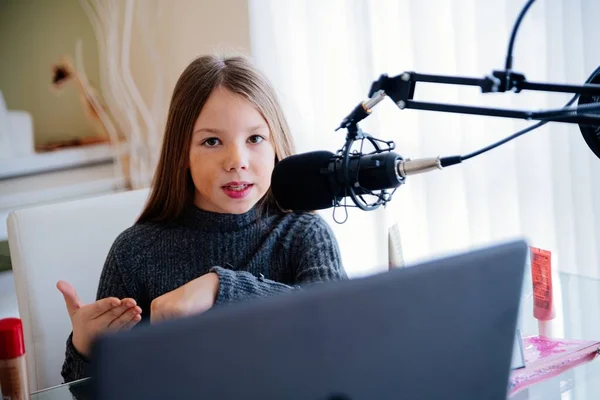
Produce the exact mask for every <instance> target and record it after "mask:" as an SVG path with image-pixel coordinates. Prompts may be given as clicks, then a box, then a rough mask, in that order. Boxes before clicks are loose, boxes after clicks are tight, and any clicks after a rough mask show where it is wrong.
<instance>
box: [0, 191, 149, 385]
mask: <svg viewBox="0 0 600 400" xmlns="http://www.w3.org/2000/svg"><path fill="white" fill-rule="evenodd" d="M147 197H148V190H147V189H142V190H136V191H128V192H121V193H116V194H110V195H106V196H100V197H94V198H88V199H84V200H75V201H70V202H64V203H58V204H51V205H44V206H38V207H34V208H28V209H22V210H18V211H14V212H12V213H11V214H10V215H9V217H8V221H7V225H8V241H9V248H10V254H11V259H12V266H13V272H14V280H15V286H16V291H17V301H18V306H19V314H20V316H21V319H22V320H23V331H24V335H25V351H26V354H27V357H26V359H27V369H28V372H29V385H30V388H29V389H30V392H34V391H38V390H42V389H45V388H47V387H51V386H56V385H59V384H61V383H62V377H61V375H60V371H61V367H62V363H63V361H64V355H65V342H66V339H67V337H68V336H69V333H70V332H71V321H70V319H69V316H68V314H67V310H66V308H65V304H64V300H63V297H62V295H61V293H60V292H59V291H58V289H56V282H57V281H59V280H61V279H62V280H66V281H68V282H69V283H71V284H72V285H73V287H74V288H75V289H76V290H77V293H78V294H79V296H80V298H81V300H82V301H83V302H85V303H88V302H92V301H94V300H95V297H96V290H97V287H98V280H99V278H100V273H101V271H102V267H103V265H104V261H105V259H106V256H107V254H108V251H109V249H110V246H111V245H112V243H113V241H114V240H115V239H116V237H117V236H118V235H119V233H121V232H122V231H123V230H125V229H126V228H128V227H129V226H131V225H133V223H134V222H135V220H136V218H137V217H138V216H139V214H140V213H141V211H142V208H143V206H144V204H145V202H146V200H147Z"/></svg>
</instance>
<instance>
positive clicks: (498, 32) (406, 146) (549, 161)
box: [249, 0, 600, 277]
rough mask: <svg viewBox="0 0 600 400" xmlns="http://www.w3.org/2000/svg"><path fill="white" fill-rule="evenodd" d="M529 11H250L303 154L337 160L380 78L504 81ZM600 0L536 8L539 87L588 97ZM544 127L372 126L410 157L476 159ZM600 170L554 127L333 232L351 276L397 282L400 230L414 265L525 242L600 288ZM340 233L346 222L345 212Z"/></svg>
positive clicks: (408, 121)
mask: <svg viewBox="0 0 600 400" xmlns="http://www.w3.org/2000/svg"><path fill="white" fill-rule="evenodd" d="M524 4H525V0H505V1H491V0H483V1H482V0H377V1H374V0H373V1H367V0H286V1H279V0H250V1H249V11H250V28H251V47H252V54H253V58H254V60H255V62H256V63H257V65H258V67H259V68H260V69H261V70H262V71H264V72H265V73H266V75H267V76H268V77H269V79H270V80H271V81H272V83H273V84H274V86H275V87H276V89H277V90H278V92H279V93H280V96H281V98H282V101H283V105H284V108H285V112H286V114H287V116H288V118H289V122H290V124H291V127H292V131H293V133H294V135H295V140H296V143H297V145H298V151H300V152H304V151H312V150H317V149H327V150H330V151H335V150H337V149H339V148H340V147H341V146H342V145H343V142H344V137H345V133H344V132H342V131H338V132H334V129H335V128H336V127H337V125H338V124H339V123H340V122H341V120H342V119H343V117H344V116H346V115H347V114H348V112H350V110H352V108H353V107H354V106H355V105H356V104H358V102H360V101H362V100H364V99H366V96H367V93H368V90H369V87H370V85H371V83H372V82H373V81H374V80H376V79H377V78H378V77H379V75H380V74H383V73H386V74H388V75H390V76H395V75H397V74H399V73H401V72H403V71H416V72H420V73H429V74H440V75H458V76H469V77H478V78H480V77H483V76H485V75H488V74H490V73H491V72H492V71H493V70H494V69H502V68H503V67H504V60H505V56H506V51H507V46H508V38H509V34H510V30H511V28H512V25H513V23H514V21H515V19H516V17H517V15H518V13H519V11H520V9H521V8H522V6H523V5H524ZM598 17H600V2H599V1H597V0H537V1H536V3H535V4H534V5H533V7H532V8H531V9H530V11H529V13H528V14H527V16H526V17H525V20H524V22H523V24H522V26H521V29H520V31H519V34H518V37H517V42H516V46H515V52H514V65H513V69H514V70H515V71H517V72H521V73H523V74H525V76H526V78H527V79H528V80H529V81H535V82H555V83H572V84H582V83H583V82H584V81H585V79H586V78H587V77H588V76H589V74H590V73H591V72H592V71H593V70H594V69H595V68H596V67H597V66H598V65H600V51H599V49H598V47H597V44H596V39H597V38H598V37H599V36H600V25H599V24H598V23H597V20H598ZM570 97H571V96H570V95H567V94H543V93H540V92H527V91H524V92H522V93H520V94H514V93H505V94H482V93H481V92H480V90H479V88H474V87H459V86H449V85H441V84H418V85H417V90H416V92H415V99H416V100H421V101H429V102H447V103H452V104H461V105H466V104H473V105H480V106H493V107H501V108H514V109H531V110H538V109H546V108H556V107H560V106H562V105H563V104H564V103H566V102H567V100H568V99H569V98H570ZM530 124H531V123H530V122H526V121H521V120H512V119H504V118H492V117H480V116H464V115H458V114H447V113H439V112H430V111H416V110H403V111H401V110H399V109H398V108H397V107H396V106H395V105H394V104H393V102H392V101H391V100H390V99H386V100H385V101H384V102H382V103H380V104H379V105H378V106H377V107H376V108H375V110H374V112H373V114H372V115H371V116H370V117H369V118H367V119H366V120H365V121H363V123H362V124H361V126H362V128H363V130H365V131H366V132H369V133H371V134H372V135H374V136H376V137H378V138H381V139H386V140H394V141H395V142H396V145H397V150H396V151H397V152H398V153H400V154H401V155H403V156H404V157H410V158H418V157H426V156H436V155H442V156H446V155H454V154H466V153H469V152H471V151H474V150H477V149H479V148H481V147H483V146H486V145H488V144H491V143H493V142H495V141H497V140H499V139H501V138H503V137H505V136H508V135H510V134H511V133H513V132H515V131H517V130H519V129H521V128H524V127H526V126H529V125H530ZM599 204H600V160H599V159H597V158H596V157H595V156H594V155H593V153H592V152H591V151H590V150H589V149H588V147H587V145H586V144H585V142H584V141H583V139H582V137H581V134H580V132H579V128H578V127H577V126H576V125H570V124H558V123H554V124H548V125H546V126H544V127H542V128H541V129H539V130H536V131H533V132H531V133H528V134H526V135H525V136H522V137H520V138H518V139H516V140H515V141H512V142H509V143H508V144H505V145H503V146H501V147H499V148H497V149H495V150H492V151H491V152H488V153H485V154H483V155H481V156H478V157H476V158H473V159H470V160H468V161H465V162H464V163H463V164H461V165H457V166H453V167H449V168H448V169H445V170H443V171H435V172H431V173H428V174H424V175H419V176H412V177H409V179H407V183H406V184H405V185H403V186H402V187H400V188H399V189H398V191H397V192H396V194H395V196H394V198H393V201H392V202H391V203H390V204H389V205H388V207H387V208H386V209H380V210H377V211H374V212H364V211H360V210H356V209H354V210H350V212H349V216H348V221H347V222H346V223H345V224H341V225H340V224H337V223H335V222H334V220H333V216H332V214H333V210H331V209H330V210H326V211H322V212H321V214H322V215H323V216H324V217H325V218H326V219H327V220H328V221H329V222H330V223H331V225H332V227H333V228H334V231H335V233H336V235H337V237H338V240H339V242H340V246H341V248H342V253H343V258H344V263H345V266H346V268H347V270H348V272H349V274H350V275H351V276H358V275H364V274H370V273H373V272H376V271H380V270H383V269H386V268H387V260H388V254H387V234H388V228H389V227H390V226H391V225H392V224H394V223H396V222H397V223H399V226H400V234H401V238H402V247H403V252H404V257H405V260H406V262H407V263H413V262H416V261H418V260H420V259H423V258H430V257H436V256H441V255H444V254H448V253H452V252H458V251H462V250H465V249H469V248H473V247H480V246H483V245H486V244H490V243H497V242H499V241H503V240H506V239H510V238H516V237H525V238H526V239H527V240H528V241H529V243H530V244H531V245H533V246H536V247H541V248H545V249H549V250H551V251H552V252H553V254H554V259H553V262H554V263H555V266H556V267H557V268H558V269H560V270H561V271H567V272H572V273H577V274H582V275H587V276H594V277H600V254H599V250H598V243H600V240H599V239H600V207H599V206H598V205H599ZM336 217H337V219H341V218H342V217H343V210H338V211H337V214H336Z"/></svg>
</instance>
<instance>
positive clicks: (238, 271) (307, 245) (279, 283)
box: [57, 56, 346, 382]
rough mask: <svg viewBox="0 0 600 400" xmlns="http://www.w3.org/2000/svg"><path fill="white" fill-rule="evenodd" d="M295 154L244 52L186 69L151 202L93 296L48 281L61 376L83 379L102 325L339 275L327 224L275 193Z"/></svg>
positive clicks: (164, 315)
mask: <svg viewBox="0 0 600 400" xmlns="http://www.w3.org/2000/svg"><path fill="white" fill-rule="evenodd" d="M292 153H293V144H292V138H291V135H290V132H289V128H288V126H287V123H286V121H285V118H284V116H283V113H282V111H281V107H280V105H279V103H278V101H277V98H276V95H275V92H274V90H273V89H272V88H271V86H270V85H269V84H268V82H267V80H266V79H265V78H264V77H263V76H262V75H261V74H260V73H259V72H258V71H256V70H255V69H254V68H253V67H252V66H251V64H250V63H249V62H248V61H247V60H246V59H244V58H242V57H232V58H224V59H222V58H217V57H214V56H205V57H200V58H198V59H196V60H194V61H193V62H192V63H191V64H190V65H189V66H188V67H187V68H186V69H185V71H184V72H183V73H182V75H181V77H180V78H179V80H178V82H177V84H176V86H175V89H174V92H173V96H172V99H171V104H170V109H169V115H168V119H167V124H166V129H165V135H164V141H163V146H162V151H161V156H160V160H159V163H158V166H157V170H156V174H155V177H154V182H153V185H152V190H151V193H150V197H149V199H148V202H147V204H146V206H145V208H144V210H143V212H142V213H141V216H140V217H139V219H138V221H137V222H136V224H135V225H133V226H132V227H130V228H128V229H127V230H125V231H124V232H123V233H121V234H120V235H119V236H118V237H117V239H116V240H115V242H114V243H113V245H112V247H111V249H110V251H109V254H108V256H107V259H106V262H105V265H104V268H103V271H102V275H101V277H100V282H99V286H98V292H97V299H98V300H97V301H96V302H95V303H92V304H88V305H84V304H83V303H82V302H81V301H80V300H79V298H78V297H77V294H76V292H75V290H74V289H73V288H72V287H71V286H70V285H69V284H68V283H67V282H64V281H60V282H58V284H57V286H58V289H59V290H60V291H61V293H62V294H63V296H64V298H65V303H66V306H67V310H68V312H69V315H70V318H71V323H72V326H73V332H72V334H71V335H70V336H69V338H68V340H67V349H66V359H65V362H64V365H63V369H62V376H63V378H64V379H65V382H69V381H72V380H76V379H80V378H83V377H85V376H87V375H88V373H87V371H86V369H87V366H88V357H89V354H90V344H91V343H92V341H93V339H94V338H95V337H96V336H97V335H98V334H99V333H101V332H105V331H117V330H124V329H130V328H131V327H133V326H134V325H136V324H137V323H138V322H139V321H140V320H142V319H149V321H150V322H152V323H154V322H157V321H161V320H165V319H169V318H176V317H183V316H188V315H193V314H198V313H201V312H203V311H206V310H208V309H209V308H211V307H212V306H214V305H218V304H222V303H230V302H236V301H244V300H248V299H251V298H255V297H259V296H267V295H274V294H277V293H284V292H290V291H292V290H294V289H296V288H298V287H299V286H301V285H304V284H309V283H316V282H324V281H330V280H337V279H345V278H346V273H345V272H344V269H343V267H342V263H341V257H340V252H339V248H338V244H337V242H336V239H335V237H334V235H333V233H332V231H331V230H330V228H329V226H328V225H327V223H326V222H325V221H324V220H323V219H322V218H320V217H319V216H318V215H317V214H315V213H292V212H285V211H283V210H280V209H279V208H278V206H277V204H276V203H275V201H274V199H273V196H272V194H271V192H270V189H269V187H270V178H271V172H272V171H273V167H274V166H275V164H276V163H277V162H278V161H279V160H281V159H282V158H284V157H287V156H289V155H291V154H292Z"/></svg>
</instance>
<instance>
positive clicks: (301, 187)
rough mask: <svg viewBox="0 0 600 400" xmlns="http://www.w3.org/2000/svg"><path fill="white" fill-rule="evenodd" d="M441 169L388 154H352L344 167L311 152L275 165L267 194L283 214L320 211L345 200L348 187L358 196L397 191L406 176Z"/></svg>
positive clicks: (432, 161) (337, 159)
mask: <svg viewBox="0 0 600 400" xmlns="http://www.w3.org/2000/svg"><path fill="white" fill-rule="evenodd" d="M441 168H442V166H441V163H440V158H439V157H437V158H426V159H417V160H404V159H403V158H402V157H401V156H400V155H399V154H397V153H394V152H392V151H389V152H382V153H375V154H366V155H365V154H353V155H351V156H350V157H349V159H348V164H347V166H346V165H345V162H344V159H343V157H341V156H339V155H335V154H334V153H332V152H329V151H313V152H309V153H303V154H297V155H293V156H290V157H286V158H284V159H283V160H281V161H279V162H278V163H277V164H276V165H275V168H274V169H273V174H272V176H271V191H272V193H273V196H274V197H275V200H276V201H277V203H278V204H279V206H280V207H281V208H282V209H284V210H293V211H308V210H322V209H326V208H329V207H333V206H334V205H336V203H338V202H339V201H340V200H341V199H342V198H344V197H346V196H349V195H350V194H349V189H350V187H352V188H353V189H354V192H355V193H356V194H358V195H363V194H372V193H371V192H372V191H374V190H385V189H394V188H397V187H398V186H400V185H402V184H403V183H404V180H405V178H406V177H407V176H408V175H414V174H418V173H422V172H426V171H430V170H434V169H441Z"/></svg>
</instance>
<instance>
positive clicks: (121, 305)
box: [56, 281, 142, 357]
mask: <svg viewBox="0 0 600 400" xmlns="http://www.w3.org/2000/svg"><path fill="white" fill-rule="evenodd" d="M56 287H57V288H58V290H59V291H60V292H61V293H62V295H63V297H64V298H65V304H66V306H67V311H68V312H69V317H70V318H71V325H72V326H73V346H75V349H76V350H77V351H78V352H79V353H80V354H82V355H83V356H85V357H89V353H90V346H91V344H92V342H93V340H94V339H95V338H96V336H98V334H100V333H102V332H105V331H119V330H127V329H131V328H132V327H133V326H135V325H136V324H137V323H138V322H139V321H140V320H141V319H142V316H141V313H142V309H141V308H140V307H138V306H137V305H136V301H135V300H134V299H131V298H127V299H123V300H120V299H118V298H116V297H107V298H105V299H101V300H98V301H96V302H94V303H91V304H84V303H83V302H82V301H81V300H80V299H79V296H77V292H76V291H75V289H73V287H72V286H71V285H70V284H69V283H67V282H65V281H59V282H58V283H57V284H56Z"/></svg>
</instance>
